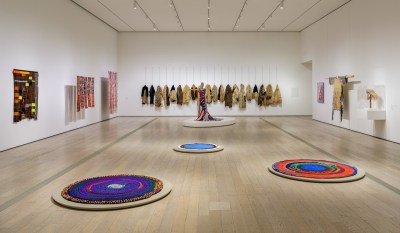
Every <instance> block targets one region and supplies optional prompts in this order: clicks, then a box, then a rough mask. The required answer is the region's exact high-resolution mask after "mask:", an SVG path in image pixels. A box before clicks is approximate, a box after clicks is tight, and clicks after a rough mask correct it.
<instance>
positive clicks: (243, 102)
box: [239, 84, 246, 108]
mask: <svg viewBox="0 0 400 233" xmlns="http://www.w3.org/2000/svg"><path fill="white" fill-rule="evenodd" d="M239 108H246V93H245V91H244V85H243V84H240V92H239Z"/></svg>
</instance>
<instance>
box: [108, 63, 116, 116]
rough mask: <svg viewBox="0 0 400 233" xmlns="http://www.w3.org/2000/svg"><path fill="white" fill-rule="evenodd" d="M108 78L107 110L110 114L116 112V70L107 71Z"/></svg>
mask: <svg viewBox="0 0 400 233" xmlns="http://www.w3.org/2000/svg"><path fill="white" fill-rule="evenodd" d="M108 78H109V101H110V103H109V110H110V114H113V113H116V112H117V105H118V92H117V88H118V77H117V72H112V71H108Z"/></svg>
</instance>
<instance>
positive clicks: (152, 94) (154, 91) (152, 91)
mask: <svg viewBox="0 0 400 233" xmlns="http://www.w3.org/2000/svg"><path fill="white" fill-rule="evenodd" d="M155 94H156V90H155V89H154V86H153V85H151V87H150V104H154V95H155Z"/></svg>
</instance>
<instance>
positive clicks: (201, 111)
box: [196, 82, 218, 121]
mask: <svg viewBox="0 0 400 233" xmlns="http://www.w3.org/2000/svg"><path fill="white" fill-rule="evenodd" d="M198 97H199V100H198V102H197V119H196V121H217V120H218V119H216V118H213V117H212V116H211V115H210V113H209V112H208V111H207V102H206V90H205V89H204V83H203V82H202V83H201V85H200V87H199V89H198Z"/></svg>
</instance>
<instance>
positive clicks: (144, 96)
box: [141, 85, 149, 104]
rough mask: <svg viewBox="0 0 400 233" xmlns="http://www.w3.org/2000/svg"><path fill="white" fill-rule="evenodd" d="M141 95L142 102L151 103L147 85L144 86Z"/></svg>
mask: <svg viewBox="0 0 400 233" xmlns="http://www.w3.org/2000/svg"><path fill="white" fill-rule="evenodd" d="M141 97H142V104H148V103H149V88H148V87H147V86H146V85H144V86H143V87H142V94H141Z"/></svg>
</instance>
